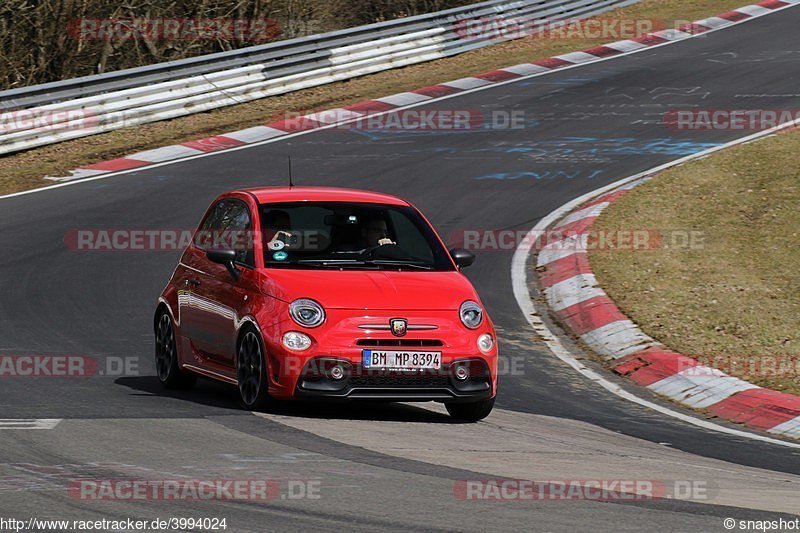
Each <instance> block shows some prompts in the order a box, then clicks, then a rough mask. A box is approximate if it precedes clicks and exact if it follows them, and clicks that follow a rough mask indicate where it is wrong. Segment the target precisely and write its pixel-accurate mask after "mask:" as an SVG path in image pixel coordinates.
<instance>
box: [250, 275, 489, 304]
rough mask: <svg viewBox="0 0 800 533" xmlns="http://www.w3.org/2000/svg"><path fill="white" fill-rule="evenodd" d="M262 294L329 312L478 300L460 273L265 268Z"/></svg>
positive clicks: (460, 302)
mask: <svg viewBox="0 0 800 533" xmlns="http://www.w3.org/2000/svg"><path fill="white" fill-rule="evenodd" d="M263 291H264V292H265V293H266V294H268V295H270V296H274V297H275V298H278V299H280V300H283V301H286V302H291V301H293V300H296V299H297V298H311V299H313V300H316V301H317V302H319V303H320V304H322V306H323V307H325V308H329V309H384V310H387V309H396V310H401V309H402V310H412V309H427V310H441V311H444V310H455V309H458V308H459V306H460V305H461V304H462V303H463V302H464V300H477V298H478V297H477V294H476V293H475V289H474V288H473V287H472V284H471V283H470V282H469V280H468V279H467V278H466V277H465V276H464V275H463V274H461V273H460V272H455V271H451V272H406V271H403V272H396V271H385V270H381V271H364V270H359V271H352V270H299V269H297V270H295V269H269V270H265V271H264V282H263Z"/></svg>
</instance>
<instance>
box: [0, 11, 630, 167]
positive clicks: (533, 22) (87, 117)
mask: <svg viewBox="0 0 800 533" xmlns="http://www.w3.org/2000/svg"><path fill="white" fill-rule="evenodd" d="M637 1H638V0H516V1H508V0H490V1H488V2H482V3H478V4H473V5H470V6H466V7H460V8H455V9H449V10H446V11H439V12H436V13H429V14H425V15H419V16H414V17H406V18H402V19H398V20H393V21H389V22H381V23H377V24H370V25H366V26H359V27H356V28H350V29H346V30H342V31H336V32H330V33H324V34H319V35H313V36H310V37H303V38H298V39H291V40H286V41H278V42H274V43H269V44H265V45H260V46H253V47H249V48H243V49H240V50H234V51H230V52H222V53H218V54H210V55H205V56H199V57H195V58H190V59H185V60H180V61H171V62H166V63H158V64H155V65H149V66H145V67H139V68H133V69H127V70H121V71H117V72H110V73H107V74H100V75H95V76H86V77H82V78H75V79H70V80H64V81H59V82H53V83H46V84H42V85H35V86H31V87H24V88H19V89H12V90H8V91H2V92H0V113H3V114H6V116H7V117H9V116H10V117H14V118H18V117H21V116H25V117H27V114H26V112H25V110H29V111H30V112H31V114H32V115H33V114H36V115H38V116H44V117H46V120H45V121H42V120H40V121H36V120H11V121H8V120H6V121H3V124H0V126H2V127H0V155H1V154H8V153H12V152H16V151H20V150H27V149H29V148H34V147H37V146H42V145H46V144H51V143H56V142H60V141H64V140H68V139H74V138H78V137H84V136H87V135H93V134H96V133H102V132H106V131H111V130H115V129H119V128H122V127H130V126H136V125H138V124H144V123H148V122H155V121H158V120H166V119H171V118H175V117H180V116H184V115H189V114H192V113H198V112H202V111H208V110H210V109H215V108H219V107H224V106H228V105H233V104H237V103H243V102H248V101H251V100H255V99H259V98H265V97H268V96H273V95H277V94H283V93H288V92H291V91H296V90H299V89H305V88H308V87H314V86H317V85H323V84H326V83H331V82H334V81H340V80H345V79H349V78H353V77H356V76H363V75H365V74H371V73H374V72H379V71H382V70H388V69H392V68H398V67H403V66H406V65H411V64H414V63H421V62H424V61H431V60H433V59H438V58H442V57H447V56H452V55H456V54H460V53H463V52H467V51H469V50H474V49H476V48H481V47H484V46H488V45H491V44H495V43H497V42H502V41H506V40H510V39H513V38H517V37H519V36H520V35H524V34H525V31H522V32H520V31H515V32H512V33H511V34H510V35H509V34H507V33H506V32H505V31H504V30H503V25H504V23H507V24H509V25H512V26H513V27H514V28H517V29H519V28H520V27H522V28H523V29H524V30H527V31H530V32H533V31H536V30H537V29H539V28H540V25H541V21H547V23H548V24H555V25H557V24H558V21H567V20H574V19H580V18H585V17H588V16H592V15H596V14H598V13H601V12H603V11H606V10H608V9H612V8H616V7H622V6H626V5H630V4H633V3H636V2H637ZM475 19H478V20H491V21H493V22H496V24H494V25H493V27H494V29H489V30H487V31H484V32H480V33H479V34H477V35H476V34H467V33H468V32H465V31H463V28H464V27H465V24H467V23H468V21H470V20H475Z"/></svg>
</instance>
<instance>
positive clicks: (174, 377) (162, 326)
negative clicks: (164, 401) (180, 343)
mask: <svg viewBox="0 0 800 533" xmlns="http://www.w3.org/2000/svg"><path fill="white" fill-rule="evenodd" d="M156 373H157V374H158V380H159V381H160V382H161V384H162V385H163V386H164V387H166V388H168V389H188V388H190V387H192V386H193V385H194V383H195V381H196V378H195V376H193V375H191V374H187V373H185V372H182V371H181V369H180V367H179V365H178V348H177V343H176V341H175V328H174V327H173V326H172V317H170V316H169V313H167V311H165V310H162V311H161V315H160V316H159V317H158V322H157V324H156Z"/></svg>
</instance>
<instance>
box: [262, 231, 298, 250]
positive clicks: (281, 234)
mask: <svg viewBox="0 0 800 533" xmlns="http://www.w3.org/2000/svg"><path fill="white" fill-rule="evenodd" d="M291 236H292V234H291V233H289V232H287V231H283V230H281V231H278V232H277V233H276V234H275V235H274V236H273V237H272V239H270V241H269V242H268V243H267V247H268V248H269V249H270V250H272V249H278V246H279V247H280V248H283V246H282V245H284V244H286V243H285V241H284V239H289V238H291ZM276 242H280V243H281V244H279V245H278V246H275V243H276Z"/></svg>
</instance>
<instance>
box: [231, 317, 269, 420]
mask: <svg viewBox="0 0 800 533" xmlns="http://www.w3.org/2000/svg"><path fill="white" fill-rule="evenodd" d="M264 355H265V354H264V343H263V342H261V338H260V336H259V335H258V333H257V332H256V331H255V329H253V328H248V329H246V330H245V332H244V334H243V335H242V338H241V339H240V340H239V346H237V348H236V378H237V382H238V384H239V398H240V399H241V401H242V405H243V406H244V407H245V409H247V410H249V411H263V410H264V409H266V408H267V407H268V406H269V403H270V402H269V381H268V379H267V375H268V374H267V365H266V357H264Z"/></svg>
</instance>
